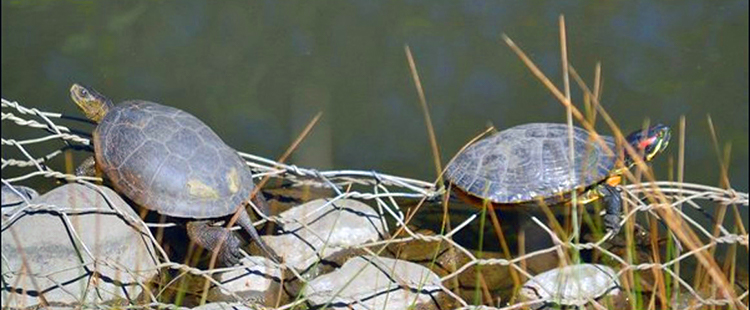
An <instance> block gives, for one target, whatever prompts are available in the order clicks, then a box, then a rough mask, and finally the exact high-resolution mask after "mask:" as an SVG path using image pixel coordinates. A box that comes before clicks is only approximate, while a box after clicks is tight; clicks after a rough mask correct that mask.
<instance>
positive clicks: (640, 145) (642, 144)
mask: <svg viewBox="0 0 750 310" xmlns="http://www.w3.org/2000/svg"><path fill="white" fill-rule="evenodd" d="M655 140H656V137H651V138H648V139H645V140H642V141H641V142H640V143H638V148H639V149H641V150H645V149H646V147H647V146H649V145H651V143H654V141H655Z"/></svg>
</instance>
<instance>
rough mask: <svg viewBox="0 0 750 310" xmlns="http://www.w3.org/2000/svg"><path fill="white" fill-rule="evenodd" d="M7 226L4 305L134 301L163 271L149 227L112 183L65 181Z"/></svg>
mask: <svg viewBox="0 0 750 310" xmlns="http://www.w3.org/2000/svg"><path fill="white" fill-rule="evenodd" d="M2 225H3V226H2V252H3V259H4V261H3V271H2V273H3V283H2V285H3V288H2V299H3V301H2V303H3V305H4V306H12V307H27V306H33V305H49V304H53V305H59V304H69V305H95V304H101V303H105V302H112V301H113V300H124V301H125V302H129V301H130V300H134V299H135V298H136V297H137V296H138V294H140V293H141V292H142V288H143V285H144V283H145V282H147V281H148V280H149V278H150V277H152V276H153V275H155V274H156V263H157V261H156V256H155V253H154V247H153V246H152V244H151V242H150V239H149V238H148V237H147V231H148V229H146V227H145V226H143V225H142V222H141V221H140V218H139V217H138V215H137V214H136V213H135V212H134V211H133V210H132V209H131V208H130V206H128V205H127V204H126V203H125V202H124V201H123V200H122V199H121V198H120V197H119V196H118V195H117V194H116V193H115V192H114V191H112V190H111V189H109V188H106V187H102V186H94V185H91V186H86V185H82V184H75V183H73V184H67V185H63V186H60V187H58V188H56V189H54V190H52V191H50V192H48V193H46V194H44V195H42V196H39V197H37V198H35V199H33V200H31V201H30V203H29V204H28V205H27V206H25V207H23V208H21V209H18V210H17V211H16V212H15V213H14V214H12V215H10V216H6V215H4V216H3V224H2ZM6 262H7V264H6Z"/></svg>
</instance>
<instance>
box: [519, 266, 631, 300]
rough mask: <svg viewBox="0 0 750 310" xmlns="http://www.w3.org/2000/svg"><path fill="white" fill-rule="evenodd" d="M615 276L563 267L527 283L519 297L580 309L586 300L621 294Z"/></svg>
mask: <svg viewBox="0 0 750 310" xmlns="http://www.w3.org/2000/svg"><path fill="white" fill-rule="evenodd" d="M619 287H620V283H619V281H618V279H617V273H616V272H615V271H614V270H613V269H612V268H610V267H608V266H604V265H595V264H580V265H571V266H565V267H562V268H556V269H552V270H548V271H546V272H543V273H541V274H539V275H537V276H535V277H533V278H531V279H529V281H527V282H526V283H525V284H524V285H523V287H522V288H521V290H520V291H519V294H520V295H521V298H522V299H524V300H539V302H540V303H541V302H548V303H553V304H557V305H565V306H581V305H585V304H587V303H588V302H589V299H593V300H596V299H599V298H601V297H603V296H605V295H617V294H619V293H620V289H619Z"/></svg>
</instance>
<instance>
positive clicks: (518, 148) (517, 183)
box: [445, 123, 671, 233]
mask: <svg viewBox="0 0 750 310" xmlns="http://www.w3.org/2000/svg"><path fill="white" fill-rule="evenodd" d="M670 137H671V130H670V128H669V127H667V126H665V125H662V124H657V125H654V126H650V127H649V128H646V129H645V130H638V131H635V132H633V133H631V134H630V135H628V136H627V137H626V138H625V140H626V141H627V143H629V144H630V145H631V146H632V147H633V148H634V149H635V150H636V151H637V152H640V154H642V155H643V158H642V159H643V160H645V161H650V160H652V159H653V158H654V157H655V156H656V155H657V154H659V153H661V152H662V151H664V149H666V148H667V146H668V145H669V139H670ZM568 138H569V136H568V125H566V124H556V123H528V124H522V125H518V126H515V127H512V128H509V129H506V130H503V131H500V132H497V133H494V134H492V135H490V136H488V137H486V138H483V139H480V140H478V141H476V142H474V143H473V144H471V145H469V146H468V147H466V148H465V149H464V150H463V151H461V152H460V153H459V154H458V155H456V157H455V158H454V159H453V161H452V162H450V163H449V164H448V166H447V167H446V172H445V179H446V182H447V183H448V184H452V185H454V186H453V187H457V188H458V189H459V193H467V194H469V195H468V197H470V198H472V197H473V198H479V199H482V200H484V199H486V200H489V201H490V202H492V203H493V204H496V205H500V206H525V205H539V204H546V205H558V204H564V203H567V202H569V201H570V200H571V196H572V194H571V193H572V192H573V191H575V192H577V193H578V194H580V195H579V196H578V197H579V200H578V201H580V202H582V203H588V202H591V201H593V200H596V199H599V198H601V199H602V201H603V203H604V206H605V215H604V218H603V219H604V225H605V228H606V229H607V230H611V231H613V232H614V233H616V232H617V231H619V227H620V225H619V221H620V213H621V211H622V198H621V197H620V194H619V191H618V190H617V189H616V188H615V187H614V186H616V185H617V184H619V182H620V180H621V174H622V173H623V172H624V171H625V170H626V169H629V168H630V167H632V166H633V165H634V164H635V162H636V161H635V159H634V158H632V157H630V156H628V155H627V152H624V150H623V148H622V147H619V148H618V147H617V146H616V144H615V139H614V138H613V137H609V136H603V135H601V136H599V138H600V139H601V142H603V143H600V142H599V141H594V138H593V137H592V136H591V134H590V132H589V131H587V130H585V129H583V128H579V127H573V147H574V151H575V159H574V160H571V158H570V153H569V151H570V147H569V146H570V142H569V140H568ZM604 146H606V148H605V147H604ZM618 158H622V159H623V163H622V164H618ZM571 165H572V168H573V169H572V171H571ZM571 172H572V174H571ZM464 196H466V195H464Z"/></svg>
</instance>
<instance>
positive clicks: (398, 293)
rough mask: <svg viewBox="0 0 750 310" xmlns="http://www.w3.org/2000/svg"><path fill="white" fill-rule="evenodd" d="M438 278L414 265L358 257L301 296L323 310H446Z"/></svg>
mask: <svg viewBox="0 0 750 310" xmlns="http://www.w3.org/2000/svg"><path fill="white" fill-rule="evenodd" d="M443 290H444V288H443V287H442V284H441V283H440V278H438V276H437V275H436V274H435V273H433V272H432V271H430V270H429V269H427V268H425V267H422V266H420V265H418V264H415V263H411V262H407V261H403V260H397V259H391V258H385V257H376V256H360V257H355V258H352V259H351V260H349V261H347V262H346V263H345V264H344V265H343V266H341V268H340V269H338V270H336V271H334V272H331V273H329V274H326V275H322V276H319V277H317V278H315V279H313V280H312V281H310V282H309V283H308V286H306V287H305V288H304V289H303V292H302V294H303V295H304V296H305V297H307V298H308V302H309V303H311V304H312V305H313V306H314V307H321V308H324V309H398V310H402V309H412V308H411V307H412V306H413V307H414V309H450V308H451V307H450V305H449V302H448V298H447V297H446V296H445V293H443Z"/></svg>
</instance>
